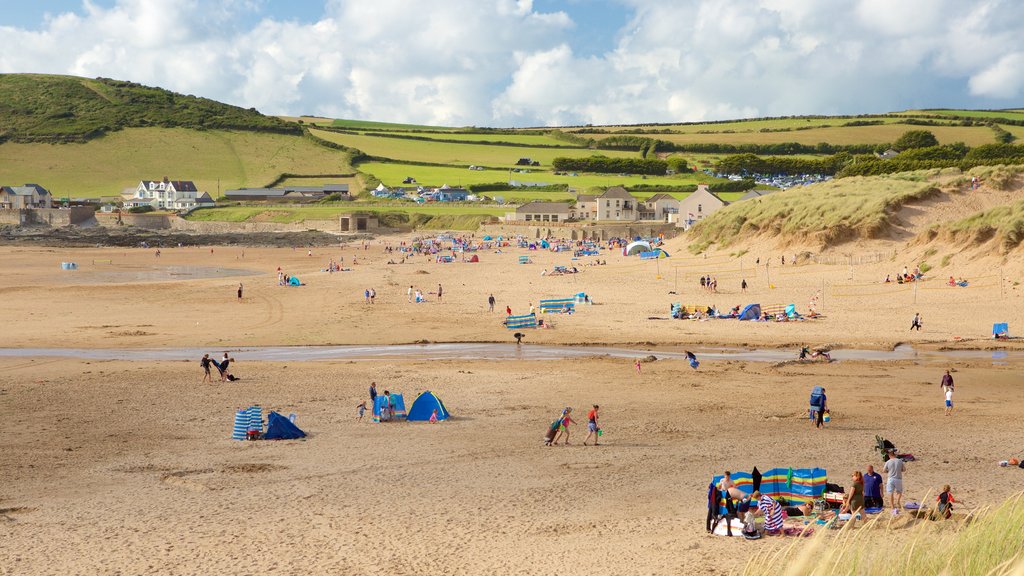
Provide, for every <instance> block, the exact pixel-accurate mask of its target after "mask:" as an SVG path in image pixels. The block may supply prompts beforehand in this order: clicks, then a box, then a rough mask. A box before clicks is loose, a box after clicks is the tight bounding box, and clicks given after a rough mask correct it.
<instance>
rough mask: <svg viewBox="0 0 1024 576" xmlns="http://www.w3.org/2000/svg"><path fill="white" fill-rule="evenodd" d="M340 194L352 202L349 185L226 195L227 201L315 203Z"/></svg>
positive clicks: (247, 190) (240, 191)
mask: <svg viewBox="0 0 1024 576" xmlns="http://www.w3.org/2000/svg"><path fill="white" fill-rule="evenodd" d="M331 194H338V195H339V196H340V197H341V199H342V200H351V199H352V196H351V195H350V194H349V189H348V184H324V185H323V186H285V187H283V188H239V189H237V190H228V191H227V192H225V193H224V198H226V199H227V200H235V201H238V202H315V201H317V200H320V199H321V198H323V197H325V196H330V195H331Z"/></svg>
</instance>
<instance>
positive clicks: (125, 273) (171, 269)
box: [61, 264, 260, 284]
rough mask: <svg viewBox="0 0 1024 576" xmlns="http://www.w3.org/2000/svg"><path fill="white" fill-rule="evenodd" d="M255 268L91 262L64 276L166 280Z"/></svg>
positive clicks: (85, 280)
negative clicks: (83, 267) (107, 265)
mask: <svg viewBox="0 0 1024 576" xmlns="http://www.w3.org/2000/svg"><path fill="white" fill-rule="evenodd" d="M257 274H260V272H257V271H255V270H243V269H240V268H222V267H218V266H139V267H129V268H124V267H106V268H105V267H104V266H103V265H102V264H96V265H92V264H90V265H89V267H88V269H85V270H83V269H81V268H80V269H78V270H65V271H62V275H61V280H62V281H64V282H66V283H68V284H120V283H123V282H167V281H172V280H196V279H199V278H230V277H233V276H254V275H257Z"/></svg>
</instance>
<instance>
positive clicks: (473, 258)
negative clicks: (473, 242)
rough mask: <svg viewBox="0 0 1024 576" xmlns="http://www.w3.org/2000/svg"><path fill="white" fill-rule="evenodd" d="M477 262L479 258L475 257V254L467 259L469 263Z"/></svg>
mask: <svg viewBox="0 0 1024 576" xmlns="http://www.w3.org/2000/svg"><path fill="white" fill-rule="evenodd" d="M479 261H480V257H479V256H477V255H476V254H473V255H472V256H470V257H469V262H479Z"/></svg>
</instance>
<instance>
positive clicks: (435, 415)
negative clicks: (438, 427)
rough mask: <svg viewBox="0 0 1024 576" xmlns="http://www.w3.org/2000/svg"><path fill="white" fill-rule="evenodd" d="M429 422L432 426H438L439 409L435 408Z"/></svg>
mask: <svg viewBox="0 0 1024 576" xmlns="http://www.w3.org/2000/svg"><path fill="white" fill-rule="evenodd" d="M429 422H430V423H431V424H437V408H434V411H433V412H431V413H430V420H429Z"/></svg>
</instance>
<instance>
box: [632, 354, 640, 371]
mask: <svg viewBox="0 0 1024 576" xmlns="http://www.w3.org/2000/svg"><path fill="white" fill-rule="evenodd" d="M633 366H634V367H635V368H636V373H637V374H640V359H639V358H637V359H636V360H634V361H633Z"/></svg>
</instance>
